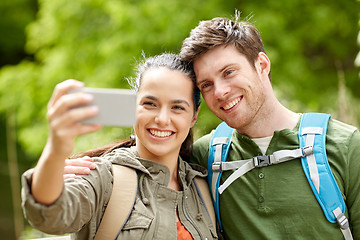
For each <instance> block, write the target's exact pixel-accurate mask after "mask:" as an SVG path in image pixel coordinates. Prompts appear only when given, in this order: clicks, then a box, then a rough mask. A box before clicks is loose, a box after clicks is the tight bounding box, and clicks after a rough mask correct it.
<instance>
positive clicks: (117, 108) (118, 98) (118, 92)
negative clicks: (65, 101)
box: [68, 88, 136, 127]
mask: <svg viewBox="0 0 360 240" xmlns="http://www.w3.org/2000/svg"><path fill="white" fill-rule="evenodd" d="M75 92H85V93H88V94H91V95H92V96H93V97H94V99H93V101H92V102H91V103H90V104H89V106H91V105H96V106H97V107H98V108H99V112H98V114H97V115H96V116H94V117H91V118H87V119H85V120H83V121H81V122H82V123H85V124H101V125H103V126H113V127H132V126H133V124H134V123H135V110H136V93H135V91H134V90H130V89H115V88H76V89H71V90H70V91H69V92H68V93H70V94H71V93H75Z"/></svg>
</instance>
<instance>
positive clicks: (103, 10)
mask: <svg viewBox="0 0 360 240" xmlns="http://www.w3.org/2000/svg"><path fill="white" fill-rule="evenodd" d="M358 7H359V3H358V2H356V1H351V0H348V1H338V0H327V1H325V0H316V1H311V0H293V1H288V0H277V1H271V0H262V1H260V0H243V1H235V0H228V1H220V0H208V1H202V0H193V1H181V0H170V1H169V0H122V1H120V0H107V1H103V0H77V1H70V0H52V1H47V0H39V1H36V0H2V1H1V2H0V13H1V14H0V33H1V36H3V37H1V38H0V53H1V56H0V64H1V66H2V67H1V69H0V129H1V133H0V137H1V139H0V143H2V144H1V145H0V153H1V158H0V164H1V166H2V171H1V180H2V181H1V182H2V185H1V195H2V196H6V197H2V198H1V200H0V206H1V207H0V211H1V217H0V232H1V233H2V235H4V236H6V237H5V238H6V239H14V238H15V237H14V233H13V232H14V230H13V223H12V218H13V216H12V211H11V204H12V201H11V195H10V184H9V173H8V171H7V169H8V166H7V150H6V144H7V142H6V128H5V123H6V120H7V119H9V118H10V117H14V118H15V122H16V127H15V130H16V137H17V141H16V143H17V149H18V150H17V152H18V157H19V159H18V162H19V169H20V170H19V171H20V174H21V173H22V172H23V171H24V170H25V169H27V168H29V167H31V166H34V164H35V163H36V160H37V158H38V157H39V155H40V153H41V150H42V148H43V146H44V144H45V141H46V137H47V121H46V104H47V101H48V99H49V98H50V96H51V93H52V90H53V88H54V87H55V85H56V84H57V83H59V82H61V81H63V80H65V79H69V78H74V79H78V80H81V81H84V82H85V84H86V85H87V86H89V87H112V88H127V87H128V86H127V82H126V80H125V78H126V77H129V76H133V75H132V73H133V68H134V66H135V65H136V63H137V61H138V60H139V59H141V54H142V52H144V53H145V55H146V56H151V55H155V54H159V53H161V52H164V51H167V52H175V53H176V52H178V51H179V49H180V47H181V43H182V40H183V39H184V38H185V37H187V36H188V35H189V32H190V30H191V29H192V28H194V27H195V26H196V25H197V24H198V22H199V21H200V20H206V19H211V18H213V17H218V16H225V17H232V16H233V15H234V11H235V9H238V10H239V11H241V12H242V18H243V19H244V20H245V19H248V20H249V21H250V22H252V23H254V24H255V25H256V26H257V27H258V29H259V30H260V32H261V34H262V37H263V41H264V45H265V49H266V50H267V54H268V55H269V57H270V60H271V62H272V81H273V85H274V89H275V91H276V94H277V96H278V97H279V98H280V99H281V101H282V102H283V103H284V104H285V105H286V106H287V107H289V108H290V109H292V110H294V111H299V112H304V111H322V112H329V113H331V114H332V115H333V117H334V118H337V119H340V120H343V121H345V122H348V123H350V124H353V125H357V126H359V125H360V109H359V107H358V106H359V102H360V91H359V90H358V89H359V87H360V82H359V76H358V69H356V68H355V67H354V59H355V57H356V55H357V53H358V51H359V49H358V46H357V43H356V38H357V33H358V29H359V23H358V22H359V8H358ZM218 122H219V121H218V120H217V119H216V118H215V117H214V116H212V115H211V113H210V112H209V110H208V109H207V107H206V105H205V104H203V106H202V109H201V114H200V117H199V121H198V123H197V125H196V126H195V130H196V134H197V136H200V135H202V134H205V133H207V132H209V131H210V130H211V129H212V128H213V127H214V126H216V124H217V123H218ZM130 132H131V129H119V128H104V129H102V130H101V131H100V132H98V133H94V134H90V135H87V136H83V137H80V138H79V139H78V141H77V145H76V148H77V149H76V151H82V150H85V149H88V148H92V147H96V146H99V145H103V144H106V143H110V142H112V141H113V140H115V139H118V138H125V137H127V136H128V135H129V133H130ZM9 220H11V221H9Z"/></svg>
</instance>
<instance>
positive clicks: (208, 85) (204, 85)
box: [201, 83, 211, 89]
mask: <svg viewBox="0 0 360 240" xmlns="http://www.w3.org/2000/svg"><path fill="white" fill-rule="evenodd" d="M210 86H211V84H210V83H204V84H203V85H201V89H205V88H207V87H210Z"/></svg>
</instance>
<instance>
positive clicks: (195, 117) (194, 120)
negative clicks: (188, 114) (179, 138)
mask: <svg viewBox="0 0 360 240" xmlns="http://www.w3.org/2000/svg"><path fill="white" fill-rule="evenodd" d="M199 111H200V106H199V107H198V109H197V110H196V112H195V113H194V116H193V119H192V120H191V127H193V126H194V125H195V123H196V121H197V118H198V115H199Z"/></svg>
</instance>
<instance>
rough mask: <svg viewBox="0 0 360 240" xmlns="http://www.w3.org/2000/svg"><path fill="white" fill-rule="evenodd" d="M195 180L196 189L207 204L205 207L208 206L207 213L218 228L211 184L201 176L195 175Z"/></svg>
mask: <svg viewBox="0 0 360 240" xmlns="http://www.w3.org/2000/svg"><path fill="white" fill-rule="evenodd" d="M194 182H195V186H196V190H197V192H198V194H199V196H200V199H201V200H202V201H203V203H204V204H205V208H206V211H207V213H208V214H209V217H210V219H211V222H212V224H213V225H214V228H216V218H215V211H214V206H213V202H212V199H211V194H210V189H209V185H208V183H207V182H206V180H205V179H204V178H201V177H195V178H194Z"/></svg>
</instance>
